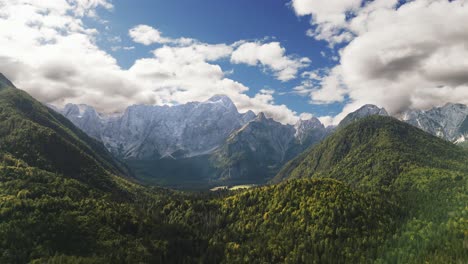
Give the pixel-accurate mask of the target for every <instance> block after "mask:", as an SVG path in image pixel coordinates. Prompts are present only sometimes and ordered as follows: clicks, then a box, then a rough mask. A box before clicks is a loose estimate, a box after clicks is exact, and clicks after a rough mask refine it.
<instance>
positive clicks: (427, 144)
mask: <svg viewBox="0 0 468 264" xmlns="http://www.w3.org/2000/svg"><path fill="white" fill-rule="evenodd" d="M467 161H468V152H467V151H465V150H463V149H462V148H461V147H458V146H456V145H454V144H452V143H450V142H447V141H445V140H443V139H440V138H438V137H435V136H433V135H430V134H428V133H425V132H424V131H422V130H420V129H418V128H416V127H414V126H412V125H409V124H406V123H404V122H401V121H398V120H397V119H394V118H391V117H382V116H371V117H367V118H364V119H361V120H358V121H356V122H353V123H351V124H349V125H348V126H344V127H341V128H339V129H338V130H337V131H336V133H334V134H332V135H330V136H329V137H328V138H326V139H325V140H324V141H322V142H321V143H319V144H318V145H316V146H315V147H312V148H310V149H309V150H307V151H306V152H304V153H303V154H301V155H300V156H299V157H297V158H296V159H294V160H292V161H291V162H289V163H288V164H287V165H285V166H284V167H283V169H282V170H281V172H280V173H279V174H278V175H277V176H276V177H275V179H274V180H273V182H281V181H283V182H284V183H283V184H286V185H288V184H295V183H296V182H297V181H298V179H307V178H309V179H324V180H326V179H329V178H332V179H335V180H338V181H340V182H343V183H345V184H348V185H349V186H351V188H352V189H353V190H354V191H357V192H361V193H362V194H363V195H365V196H367V197H380V199H384V200H386V201H388V202H389V204H391V205H393V206H396V207H395V208H394V209H395V210H397V213H396V214H392V213H390V215H387V216H386V217H389V218H390V219H387V220H389V221H390V222H389V225H395V226H394V228H395V230H393V231H392V230H391V228H390V230H388V229H386V230H381V231H382V232H383V233H381V235H382V237H381V239H382V242H378V244H380V246H379V247H380V249H379V250H378V251H377V253H375V252H374V253H372V252H369V256H371V255H372V254H376V255H377V256H376V257H375V258H376V259H377V260H379V261H383V262H384V263H387V262H389V263H392V262H405V263H423V262H425V261H429V262H434V263H446V262H454V263H456V262H464V261H463V260H465V261H466V259H468V255H466V252H465V253H463V251H465V250H464V249H463V246H462V245H463V243H464V240H466V234H464V231H463V230H466V228H467V227H468V226H467V225H466V221H465V220H464V216H463V215H464V214H465V213H466V201H467V200H468V192H466V186H467V184H468V162H467ZM297 184H299V183H297ZM337 198H338V197H337ZM252 204H256V202H255V201H252ZM385 207H386V206H385ZM386 208H387V209H385V211H386V212H387V213H388V212H392V210H393V209H390V208H392V207H391V206H390V207H386ZM388 210H390V211H388ZM376 217H377V216H376ZM341 221H342V220H341ZM377 222H378V223H380V222H379V221H378V220H376V222H374V223H377ZM371 233H372V232H371ZM374 234H375V233H374ZM385 234H387V235H385ZM371 236H372V235H371ZM374 239H376V238H375V237H373V238H369V240H374ZM369 240H367V241H369ZM377 240H378V239H377ZM442 241H447V242H442ZM449 241H450V242H449ZM444 243H445V244H444ZM379 261H377V262H379Z"/></svg>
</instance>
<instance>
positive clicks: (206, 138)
mask: <svg viewBox="0 0 468 264" xmlns="http://www.w3.org/2000/svg"><path fill="white" fill-rule="evenodd" d="M60 112H61V113H62V114H63V115H64V116H65V117H67V118H68V119H70V120H71V121H72V122H73V123H74V124H75V125H76V126H78V127H79V128H81V129H82V130H83V131H85V132H86V133H87V134H88V135H90V136H92V137H94V138H96V139H98V140H101V141H102V142H104V144H105V146H106V147H107V148H108V149H109V150H110V151H111V152H112V153H114V154H115V155H117V156H119V157H122V158H126V159H154V158H161V157H171V156H173V157H174V158H177V157H190V156H196V155H201V154H206V153H210V152H212V151H213V150H214V149H215V148H216V147H218V146H219V145H221V144H222V143H223V142H224V140H225V139H226V138H227V137H228V136H229V135H230V134H231V133H232V132H234V131H235V130H237V129H239V128H241V127H242V126H243V125H244V124H246V123H247V122H249V121H251V120H252V119H254V118H255V114H254V113H253V112H247V113H245V114H240V113H239V112H238V111H237V108H236V107H235V105H234V104H233V102H232V101H231V99H229V97H227V96H222V95H216V96H213V97H212V98H210V99H209V100H207V101H206V102H191V103H187V104H183V105H177V106H173V107H169V106H148V105H134V106H130V107H128V108H127V109H126V110H125V112H124V113H123V114H121V115H114V116H109V115H101V114H99V113H97V112H96V111H95V110H94V109H93V108H92V107H90V106H85V105H67V106H66V107H65V108H64V109H62V110H60Z"/></svg>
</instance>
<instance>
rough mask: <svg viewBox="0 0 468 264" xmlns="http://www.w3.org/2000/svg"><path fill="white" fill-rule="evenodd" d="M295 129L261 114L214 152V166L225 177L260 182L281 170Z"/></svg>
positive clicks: (225, 178)
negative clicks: (279, 168)
mask: <svg viewBox="0 0 468 264" xmlns="http://www.w3.org/2000/svg"><path fill="white" fill-rule="evenodd" d="M294 133H295V131H294V128H293V127H292V126H289V125H283V124H281V123H279V122H276V121H274V120H273V119H271V118H266V117H265V115H264V114H263V113H260V114H259V115H258V116H257V118H256V119H254V120H253V121H251V122H249V123H248V124H246V125H245V126H244V127H242V128H241V129H239V130H238V131H236V132H234V133H233V134H232V135H231V136H230V137H229V138H228V139H227V140H226V142H225V143H224V145H223V146H222V147H220V148H219V149H218V150H217V151H216V152H215V153H214V158H213V159H214V160H215V167H217V168H218V169H220V171H221V172H220V173H219V174H218V175H219V177H220V178H221V179H223V180H232V179H236V180H244V181H246V180H247V181H254V182H261V181H263V180H264V179H265V178H267V177H268V176H269V175H270V174H271V172H270V171H275V170H276V169H278V168H277V167H278V166H280V165H281V164H282V163H283V162H284V161H285V159H286V158H287V157H286V153H287V150H288V148H289V147H290V145H291V142H292V140H293V139H294Z"/></svg>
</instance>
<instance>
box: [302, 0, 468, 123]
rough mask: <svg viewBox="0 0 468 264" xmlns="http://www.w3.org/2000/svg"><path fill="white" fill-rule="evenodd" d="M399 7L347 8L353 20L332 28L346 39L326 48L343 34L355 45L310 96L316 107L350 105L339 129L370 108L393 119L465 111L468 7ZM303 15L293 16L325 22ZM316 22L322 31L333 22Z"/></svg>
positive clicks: (443, 1)
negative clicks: (439, 109)
mask: <svg viewBox="0 0 468 264" xmlns="http://www.w3.org/2000/svg"><path fill="white" fill-rule="evenodd" d="M297 2H302V1H297ZM305 2H306V1H304V3H305ZM341 2H343V4H344V2H348V1H345V0H343V1H341ZM396 3H397V1H396V0H376V1H373V2H370V3H366V4H365V5H364V6H363V7H361V8H358V9H356V8H355V7H347V8H345V9H341V11H340V12H349V10H352V12H354V15H353V16H352V17H351V18H350V19H348V20H345V21H344V22H343V21H342V20H340V22H339V23H338V22H337V21H338V20H336V21H334V22H333V23H335V22H336V23H335V24H334V25H335V26H336V27H339V28H340V30H341V31H340V32H336V34H335V35H333V36H331V37H330V38H328V40H329V41H331V42H333V41H334V38H333V37H334V36H339V35H340V34H342V33H343V32H349V33H350V34H352V35H353V37H352V39H351V40H350V42H349V44H347V45H346V46H345V47H344V48H343V49H342V50H341V51H340V56H341V58H340V64H339V65H337V66H336V67H335V68H334V69H332V70H331V71H330V73H329V74H328V75H326V76H325V77H324V78H323V80H322V81H321V85H320V86H319V89H318V90H317V89H309V91H308V92H309V95H310V96H311V99H312V101H314V102H319V103H332V102H343V101H344V100H345V98H346V97H349V103H348V104H347V105H346V106H345V108H344V109H343V112H342V113H341V114H340V115H338V116H337V117H336V118H335V119H334V122H335V123H336V122H338V121H339V119H340V118H342V117H344V116H345V115H346V114H347V113H349V112H351V111H353V110H356V109H357V108H358V107H359V106H361V105H362V104H365V103H373V104H376V105H379V106H382V107H385V108H386V109H387V111H389V112H390V113H393V114H396V113H398V112H401V111H404V110H406V109H409V108H418V109H426V108H430V107H434V106H440V105H443V104H445V103H447V102H453V103H463V104H468V77H467V76H468V47H467V44H466V43H467V41H468V2H467V1H465V0H456V1H447V0H430V1H428V0H415V1H410V2H407V3H404V4H402V5H401V6H400V7H398V8H396V7H395V4H396ZM301 8H302V9H300V10H299V11H298V10H296V12H297V13H298V14H300V15H301V14H302V15H305V14H311V15H312V16H314V15H315V16H319V17H320V16H322V17H323V15H321V14H319V13H320V12H321V11H319V10H318V9H313V6H312V5H311V6H309V8H311V9H306V8H305V7H304V6H303V7H301ZM343 10H347V11H343ZM325 17H326V16H325ZM313 21H315V22H314V23H316V25H319V24H317V23H321V21H322V22H323V21H331V19H328V20H327V19H318V18H317V19H313Z"/></svg>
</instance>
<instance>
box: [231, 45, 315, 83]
mask: <svg viewBox="0 0 468 264" xmlns="http://www.w3.org/2000/svg"><path fill="white" fill-rule="evenodd" d="M285 53H286V50H285V48H283V47H281V45H280V43H279V42H270V43H259V42H247V43H242V44H240V46H239V47H237V49H236V50H235V51H234V52H233V53H232V56H231V62H232V63H236V64H240V63H245V64H247V65H251V66H256V65H258V64H260V65H262V66H264V67H266V68H268V69H269V70H271V71H273V73H274V75H275V77H276V78H277V79H278V80H280V81H289V80H292V79H294V78H296V75H297V73H298V71H299V70H300V69H302V68H305V67H307V66H309V64H310V59H308V58H305V57H304V58H295V57H292V56H287V55H285Z"/></svg>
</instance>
